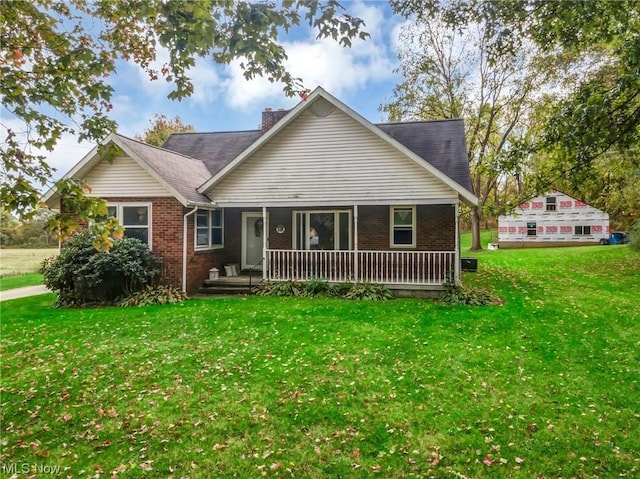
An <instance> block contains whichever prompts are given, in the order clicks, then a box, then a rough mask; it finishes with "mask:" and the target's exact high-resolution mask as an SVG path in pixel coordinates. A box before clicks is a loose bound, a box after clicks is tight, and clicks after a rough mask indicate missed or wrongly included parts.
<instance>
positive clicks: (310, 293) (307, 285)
mask: <svg viewBox="0 0 640 479" xmlns="http://www.w3.org/2000/svg"><path fill="white" fill-rule="evenodd" d="M302 295H303V296H306V297H307V298H318V297H325V298H326V297H330V296H335V292H334V290H333V288H332V287H331V285H330V284H329V282H328V281H327V280H325V279H322V278H311V279H310V280H308V281H305V282H304V283H303V291H302Z"/></svg>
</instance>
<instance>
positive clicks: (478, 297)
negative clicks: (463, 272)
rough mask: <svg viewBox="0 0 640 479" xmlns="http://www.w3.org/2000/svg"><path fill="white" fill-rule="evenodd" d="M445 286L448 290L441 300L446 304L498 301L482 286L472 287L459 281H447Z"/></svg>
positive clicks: (477, 304)
mask: <svg viewBox="0 0 640 479" xmlns="http://www.w3.org/2000/svg"><path fill="white" fill-rule="evenodd" d="M445 288H446V290H447V292H446V293H445V295H444V296H443V297H442V298H441V299H440V301H442V302H443V303H446V304H454V305H458V306H463V305H468V306H487V305H491V304H497V303H498V299H497V298H496V297H495V296H493V294H491V292H489V291H487V290H485V289H481V288H470V287H468V286H465V285H464V284H462V283H461V282H459V281H453V282H447V283H445Z"/></svg>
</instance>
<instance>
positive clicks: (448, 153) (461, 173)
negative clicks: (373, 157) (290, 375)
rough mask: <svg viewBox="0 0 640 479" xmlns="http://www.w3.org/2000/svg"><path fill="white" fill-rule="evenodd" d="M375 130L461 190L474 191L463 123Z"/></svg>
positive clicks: (418, 123) (391, 126)
mask: <svg viewBox="0 0 640 479" xmlns="http://www.w3.org/2000/svg"><path fill="white" fill-rule="evenodd" d="M376 126H377V127H378V128H380V129H381V130H382V131H384V132H385V133H386V134H387V135H389V136H390V137H392V138H393V139H395V140H396V141H398V142H399V143H401V144H402V145H404V146H406V147H407V148H408V149H410V150H411V151H413V152H414V153H415V154H416V155H418V156H419V157H420V158H423V159H424V160H425V161H427V162H429V163H430V164H431V165H433V166H435V167H436V168H437V169H438V170H440V171H441V172H442V173H444V174H445V175H447V176H448V177H449V178H451V179H452V180H453V181H455V182H456V183H458V184H459V185H460V186H462V187H463V188H465V189H467V190H469V191H473V190H472V189H471V178H470V177H469V163H468V161H469V160H468V159H467V145H466V141H465V135H464V122H463V121H462V120H437V121H416V122H407V123H381V124H376Z"/></svg>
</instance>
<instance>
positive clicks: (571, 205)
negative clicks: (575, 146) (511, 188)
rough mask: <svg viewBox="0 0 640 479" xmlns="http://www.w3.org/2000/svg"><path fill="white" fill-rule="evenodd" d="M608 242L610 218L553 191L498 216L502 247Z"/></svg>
mask: <svg viewBox="0 0 640 479" xmlns="http://www.w3.org/2000/svg"><path fill="white" fill-rule="evenodd" d="M608 239H609V215H608V214H607V213H605V212H604V211H601V210H599V209H597V208H594V207H593V206H590V205H588V204H587V203H585V202H584V201H580V200H577V199H575V198H572V197H570V196H569V195H565V194H564V193H561V192H560V191H555V190H553V191H551V192H549V193H546V194H544V195H540V196H536V197H535V198H532V199H531V200H529V201H525V202H524V203H522V204H521V205H520V207H518V208H517V209H516V210H515V211H514V212H513V214H510V215H502V216H500V217H498V243H499V245H500V247H501V248H524V247H543V246H578V245H590V244H599V243H600V244H602V243H604V242H605V241H607V240H608Z"/></svg>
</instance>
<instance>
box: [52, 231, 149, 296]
mask: <svg viewBox="0 0 640 479" xmlns="http://www.w3.org/2000/svg"><path fill="white" fill-rule="evenodd" d="M93 242H94V238H93V235H92V234H91V233H90V232H88V231H81V232H79V233H76V234H75V235H73V236H72V237H71V238H70V239H69V240H68V241H67V242H66V243H65V244H64V245H63V246H62V249H61V251H60V255H59V256H57V257H56V258H55V259H54V260H53V261H50V260H48V261H45V262H44V263H43V268H42V269H43V275H44V283H45V285H46V286H47V287H48V288H49V289H51V290H53V291H56V292H57V293H58V299H57V301H56V305H57V306H81V305H88V304H113V303H116V302H117V301H118V300H120V299H122V298H123V297H126V296H129V295H131V294H132V293H134V292H136V291H139V290H141V289H142V288H144V287H145V286H146V285H149V284H152V283H153V281H154V280H155V279H156V277H157V276H158V274H159V273H160V266H161V264H162V260H161V259H160V258H158V257H157V256H155V255H154V254H153V253H152V252H151V251H150V250H149V247H148V246H147V245H146V244H144V243H142V242H141V241H139V240H137V239H134V238H123V239H119V240H115V241H114V243H113V247H112V248H111V250H110V251H109V252H104V251H98V250H97V249H95V248H94V246H93Z"/></svg>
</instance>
